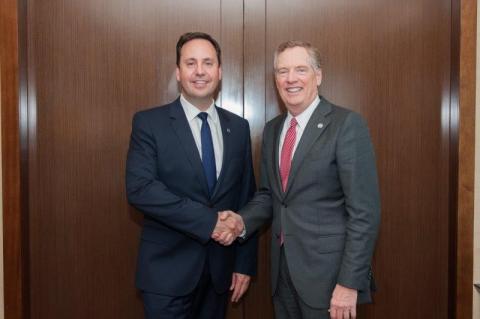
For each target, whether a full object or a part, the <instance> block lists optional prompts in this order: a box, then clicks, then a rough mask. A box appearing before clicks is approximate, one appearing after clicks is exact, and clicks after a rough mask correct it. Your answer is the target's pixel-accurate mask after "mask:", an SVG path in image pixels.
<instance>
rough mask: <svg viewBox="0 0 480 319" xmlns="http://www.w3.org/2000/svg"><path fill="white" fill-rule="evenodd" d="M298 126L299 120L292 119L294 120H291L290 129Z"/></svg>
mask: <svg viewBox="0 0 480 319" xmlns="http://www.w3.org/2000/svg"><path fill="white" fill-rule="evenodd" d="M295 126H297V119H296V118H294V117H292V119H291V120H290V127H295Z"/></svg>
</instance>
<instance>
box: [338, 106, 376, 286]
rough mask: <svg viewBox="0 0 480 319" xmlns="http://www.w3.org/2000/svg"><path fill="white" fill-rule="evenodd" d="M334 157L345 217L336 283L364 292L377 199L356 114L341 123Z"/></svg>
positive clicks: (369, 150) (366, 139)
mask: <svg viewBox="0 0 480 319" xmlns="http://www.w3.org/2000/svg"><path fill="white" fill-rule="evenodd" d="M336 156H337V164H338V172H339V177H340V182H341V185H342V188H343V192H344V195H345V207H346V211H347V214H348V220H347V225H346V240H345V249H344V253H343V258H342V263H341V267H340V272H339V275H338V280H337V282H338V283H339V284H340V285H342V286H345V287H349V288H353V289H356V290H365V289H368V282H369V281H368V278H369V272H370V263H371V259H372V255H373V251H374V247H375V241H376V238H377V234H378V228H379V224H380V195H379V190H378V179H377V170H376V166H375V155H374V150H373V146H372V143H371V140H370V135H369V132H368V128H367V126H366V124H365V122H364V121H363V119H362V118H361V117H360V116H359V115H358V114H356V113H349V115H348V116H347V117H346V119H345V121H344V124H343V126H342V128H341V131H340V135H339V138H338V140H337V149H336Z"/></svg>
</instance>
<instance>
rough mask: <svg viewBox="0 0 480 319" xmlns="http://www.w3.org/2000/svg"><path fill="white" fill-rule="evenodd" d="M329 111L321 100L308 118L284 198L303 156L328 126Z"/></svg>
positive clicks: (326, 103)
mask: <svg viewBox="0 0 480 319" xmlns="http://www.w3.org/2000/svg"><path fill="white" fill-rule="evenodd" d="M331 109H332V107H331V105H330V104H329V103H328V102H327V101H326V100H325V99H323V98H322V100H321V102H320V103H319V104H318V106H317V108H316V109H315V111H314V112H313V114H312V116H311V117H310V120H309V121H308V123H307V126H306V127H305V130H304V131H303V134H302V137H301V139H300V141H299V143H298V146H297V149H296V150H295V154H294V155H293V159H292V166H291V168H290V174H289V175H288V183H287V189H286V191H285V196H287V194H288V192H289V190H290V188H291V186H292V184H293V182H294V180H295V177H296V176H297V173H298V170H299V168H300V167H301V165H302V163H303V161H304V159H305V156H306V155H307V153H308V152H309V151H310V149H311V148H312V145H313V143H314V142H315V141H316V140H317V139H318V138H319V137H320V135H322V133H323V132H324V131H325V129H326V128H327V126H328V125H329V124H330V119H328V118H327V117H325V116H326V115H327V114H328V113H330V111H331ZM278 175H280V174H278Z"/></svg>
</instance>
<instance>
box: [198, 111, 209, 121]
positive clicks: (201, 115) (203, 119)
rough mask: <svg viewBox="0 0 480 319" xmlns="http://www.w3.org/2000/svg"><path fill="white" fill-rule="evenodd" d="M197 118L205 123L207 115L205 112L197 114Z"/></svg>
mask: <svg viewBox="0 0 480 319" xmlns="http://www.w3.org/2000/svg"><path fill="white" fill-rule="evenodd" d="M198 117H199V118H200V119H201V120H202V121H203V122H205V121H206V120H207V118H208V113H207V112H200V113H198Z"/></svg>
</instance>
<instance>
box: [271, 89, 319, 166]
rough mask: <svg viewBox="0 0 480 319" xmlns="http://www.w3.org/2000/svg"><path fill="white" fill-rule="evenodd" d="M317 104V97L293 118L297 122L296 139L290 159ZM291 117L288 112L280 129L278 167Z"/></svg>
mask: <svg viewBox="0 0 480 319" xmlns="http://www.w3.org/2000/svg"><path fill="white" fill-rule="evenodd" d="M318 103H320V98H319V97H318V96H317V97H316V98H315V100H313V102H312V103H311V104H310V105H309V106H308V107H307V108H306V109H305V110H304V111H303V112H302V113H300V114H299V115H297V116H296V117H295V119H296V120H297V126H296V128H295V129H296V132H297V135H296V138H295V145H294V146H293V151H292V158H293V155H294V154H295V151H296V150H297V146H298V143H299V142H300V139H301V138H302V134H303V131H304V130H305V127H306V126H307V123H308V121H309V120H310V117H312V114H313V111H315V109H316V108H317V106H318ZM292 118H293V115H292V114H290V112H288V114H287V118H286V119H285V122H284V123H283V128H282V133H281V134H280V143H279V144H278V166H280V160H281V158H282V156H281V154H282V147H283V141H284V140H285V135H287V131H288V128H289V127H290V121H291V120H292Z"/></svg>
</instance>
